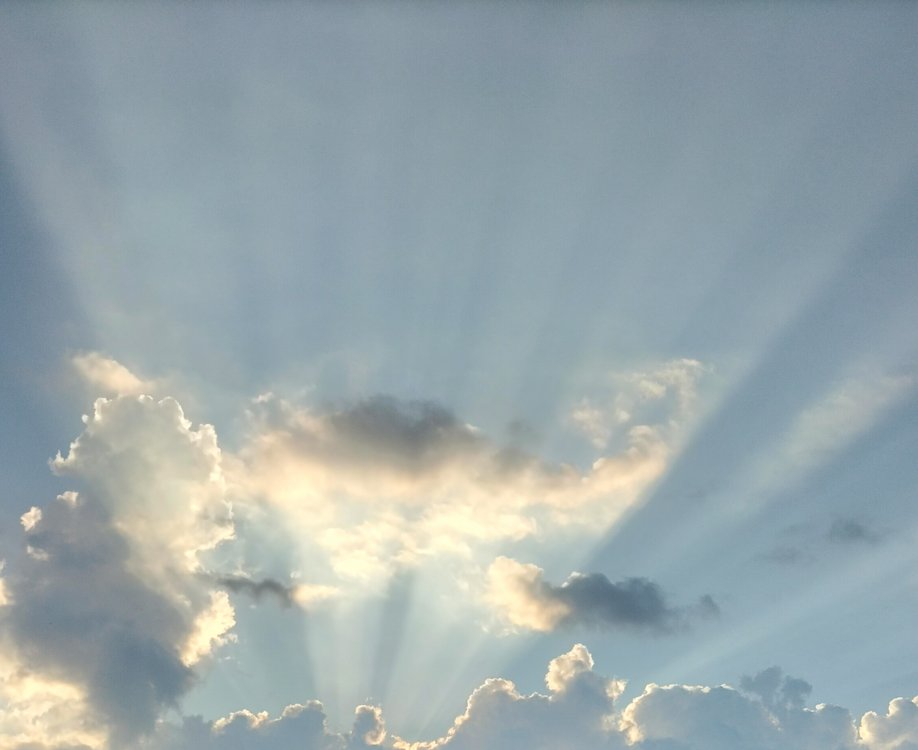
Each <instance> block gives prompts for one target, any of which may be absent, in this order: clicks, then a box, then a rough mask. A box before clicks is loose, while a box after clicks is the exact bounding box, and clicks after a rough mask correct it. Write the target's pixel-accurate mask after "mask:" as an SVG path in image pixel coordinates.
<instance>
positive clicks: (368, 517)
mask: <svg viewBox="0 0 918 750" xmlns="http://www.w3.org/2000/svg"><path fill="white" fill-rule="evenodd" d="M702 369H703V368H702V367H701V365H700V364H699V363H697V362H694V361H691V360H679V361H677V362H675V363H668V364H667V365H665V366H662V367H661V368H660V369H659V371H655V372H654V373H638V374H636V375H634V376H633V377H632V378H631V380H629V381H628V383H627V386H628V388H629V389H630V390H631V391H633V392H634V393H635V394H636V395H635V396H634V398H635V399H636V400H638V401H640V402H641V403H646V404H651V405H652V406H653V408H652V409H651V410H650V411H649V412H648V413H647V414H646V415H645V416H648V417H652V420H650V421H638V420H636V419H635V420H632V422H630V423H629V424H628V425H627V429H625V430H624V433H623V435H622V440H621V442H620V444H619V445H617V446H616V449H615V450H610V451H607V452H606V453H605V455H602V456H600V457H599V458H597V459H596V460H595V461H594V462H593V464H592V465H591V466H590V467H589V468H588V469H587V470H582V469H580V468H577V467H575V466H573V465H570V464H564V463H561V464H557V463H552V462H548V461H546V460H543V459H541V458H539V457H538V456H536V455H533V454H531V453H528V452H526V451H524V450H522V449H521V448H520V447H519V446H518V445H501V444H499V443H497V442H495V441H493V440H492V439H490V438H488V437H487V436H486V435H484V434H483V433H482V432H481V431H480V430H479V429H477V428H476V427H474V426H472V425H470V424H468V423H466V422H464V421H463V420H461V419H459V418H457V417H456V416H455V415H453V414H452V413H451V412H449V411H448V410H447V409H445V408H444V407H442V406H439V405H437V404H435V403H432V402H427V401H399V400H397V399H393V398H391V397H382V396H377V397H374V398H370V399H367V400H365V401H359V402H357V403H353V404H347V405H343V406H339V407H335V408H326V409H315V408H310V407H306V406H298V405H294V404H292V403H290V402H287V401H285V400H284V399H282V398H278V397H276V396H274V395H272V394H265V395H263V396H260V397H259V398H257V399H256V400H255V402H253V404H252V405H251V409H250V412H249V417H250V425H251V431H250V434H249V436H248V438H247V440H246V442H245V444H244V445H243V447H242V448H241V450H240V451H239V453H238V455H237V456H236V457H234V459H233V461H232V464H231V466H228V474H229V475H230V476H231V484H232V487H233V492H234V494H235V496H236V497H238V498H240V499H245V500H246V501H251V500H256V501H258V502H260V503H263V504H264V505H265V506H266V507H270V508H272V509H273V510H274V511H276V512H278V513H280V515H281V516H282V517H283V518H284V519H285V523H289V524H291V525H292V526H293V527H295V528H296V529H297V531H298V532H299V533H300V534H301V535H303V536H304V537H307V538H309V539H311V540H312V541H313V542H314V543H315V545H317V546H318V547H319V548H320V549H321V550H323V551H324V553H325V556H326V559H327V561H328V563H329V564H330V566H331V568H332V569H333V571H334V573H335V574H336V575H337V576H340V577H344V578H347V579H350V580H352V581H361V580H363V581H373V580H377V579H380V578H385V577H387V576H388V575H390V574H391V573H392V572H393V571H394V570H396V569H399V568H402V567H404V566H406V565H414V564H417V563H418V562H419V561H420V560H422V559H425V558H427V557H430V556H432V555H448V556H455V557H458V558H468V557H471V556H474V555H476V554H478V553H479V551H480V550H481V549H482V548H487V547H488V546H489V545H491V546H493V545H495V544H497V543H500V542H504V541H514V540H520V539H524V538H527V537H534V536H539V537H540V538H542V539H544V538H547V536H548V532H551V531H556V530H559V529H576V530H578V531H579V532H580V533H589V534H598V533H601V532H602V531H603V530H605V529H607V528H608V527H609V526H610V525H611V524H613V523H614V522H615V521H616V520H618V519H619V518H620V517H621V516H622V515H623V514H624V513H626V512H627V511H628V510H629V509H631V508H633V507H635V506H636V505H637V504H638V503H639V502H640V499H641V498H642V497H643V496H644V493H645V492H646V491H647V489H648V488H649V487H650V486H651V485H652V484H653V483H654V482H655V481H656V480H657V479H659V478H660V477H661V476H662V474H663V472H664V471H665V470H666V468H667V466H668V465H669V462H670V460H671V457H672V455H673V453H674V451H675V449H676V447H677V443H678V433H679V429H680V428H681V426H682V424H683V423H684V422H685V420H686V419H687V412H688V406H687V404H688V403H690V402H691V401H692V398H693V396H692V394H693V392H694V382H695V379H696V378H697V377H699V376H700V373H701V371H702ZM651 375H652V376H651ZM491 554H493V553H491Z"/></svg>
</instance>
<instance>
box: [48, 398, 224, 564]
mask: <svg viewBox="0 0 918 750" xmlns="http://www.w3.org/2000/svg"><path fill="white" fill-rule="evenodd" d="M83 421H84V423H85V425H86V426H85V429H84V430H83V433H82V434H81V435H80V436H79V437H78V438H77V439H76V440H74V441H73V442H72V443H71V444H70V449H69V451H68V454H67V456H66V457H64V456H62V455H61V454H60V453H58V455H57V457H56V458H55V459H54V460H53V461H52V462H51V466H52V468H53V470H54V471H55V472H56V473H57V474H60V475H61V476H66V477H74V478H75V479H77V480H79V481H81V482H83V483H84V484H85V485H86V486H88V487H90V488H91V492H92V498H93V502H94V503H95V504H98V505H99V506H100V507H101V508H102V509H104V510H105V512H106V513H107V514H108V515H109V516H110V518H111V522H112V525H113V526H114V527H115V528H116V529H117V530H118V531H119V532H120V533H122V534H123V535H124V536H125V537H126V538H127V539H128V540H129V542H130V555H131V558H132V563H136V565H137V566H138V567H141V568H143V569H144V571H145V572H146V573H150V572H152V571H159V572H160V573H164V574H168V569H171V568H175V567H178V568H184V569H185V570H189V571H190V570H195V569H197V568H198V567H199V561H198V555H199V553H201V552H203V551H206V550H210V549H213V548H214V547H216V546H217V544H219V543H220V542H221V541H224V540H226V539H230V538H232V536H233V523H232V513H231V510H230V506H229V504H228V502H227V500H226V482H225V479H224V476H223V469H222V456H221V452H220V448H219V447H218V445H217V435H216V432H215V431H214V428H213V427H212V426H211V425H207V424H204V425H200V426H199V427H198V428H197V429H195V428H193V427H192V425H191V423H190V422H189V421H188V420H187V419H186V418H185V415H184V413H183V411H182V407H181V406H180V405H179V403H178V402H177V401H175V400H174V399H171V398H164V399H162V400H160V401H155V400H154V399H153V398H152V397H150V396H138V397H126V396H124V397H119V398H116V399H105V398H100V399H97V400H96V402H95V404H94V407H93V412H92V414H91V415H88V416H84V417H83Z"/></svg>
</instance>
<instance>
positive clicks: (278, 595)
mask: <svg viewBox="0 0 918 750" xmlns="http://www.w3.org/2000/svg"><path fill="white" fill-rule="evenodd" d="M211 580H212V581H213V583H214V584H215V585H217V586H221V587H223V588H225V589H228V590H229V591H232V592H233V593H234V594H243V595H245V596H249V597H251V598H253V599H254V600H255V601H261V600H262V599H264V598H265V597H271V598H273V599H275V600H276V601H277V602H278V603H279V604H280V605H281V606H283V607H289V606H291V605H297V606H303V607H305V606H308V605H309V604H312V603H315V602H319V601H322V600H323V599H329V598H331V597H333V596H335V595H336V594H337V590H336V589H335V588H334V587H331V586H321V585H310V584H285V583H281V582H280V581H278V580H275V579H274V578H260V579H254V578H250V577H249V576H247V575H225V576H214V577H212V579H211Z"/></svg>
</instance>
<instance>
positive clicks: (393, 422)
mask: <svg viewBox="0 0 918 750" xmlns="http://www.w3.org/2000/svg"><path fill="white" fill-rule="evenodd" d="M258 406H259V413H260V415H261V416H262V418H266V419H267V421H268V424H269V425H270V426H272V427H279V428H281V429H283V430H284V431H285V432H286V433H287V435H288V436H289V437H290V438H291V440H292V444H294V445H296V446H297V448H298V449H299V450H301V451H302V452H304V453H305V454H307V455H310V454H311V455H315V456H316V457H318V458H321V459H322V460H324V461H328V462H331V463H340V464H345V465H350V464H358V465H370V466H380V467H386V468H389V469H396V470H400V471H402V472H405V473H408V474H422V473H424V472H426V471H430V470H433V469H436V468H438V467H439V466H441V465H442V464H443V463H445V462H447V461H449V460H450V459H451V458H453V457H454V456H456V455H457V454H465V453H477V452H478V451H479V450H480V449H481V448H482V447H484V444H485V441H484V440H483V438H481V437H480V436H479V435H478V434H477V432H476V431H475V430H474V429H473V428H472V427H470V426H469V425H467V424H464V423H463V422H460V421H459V420H458V419H457V418H456V417H455V415H453V413H452V412H450V411H449V410H448V409H446V408H444V407H442V406H440V405H439V404H437V403H435V402H433V401H401V400H399V399H396V398H393V397H391V396H382V395H377V396H373V397H372V398H368V399H365V400H363V401H359V402H357V403H354V404H350V405H348V406H346V407H343V408H338V409H330V410H327V411H325V412H322V413H317V414H313V415H312V416H313V417H314V419H311V420H307V421H304V420H297V419H296V418H295V415H294V414H293V412H292V410H291V407H290V406H289V405H288V404H286V403H285V402H283V401H280V400H278V399H274V398H273V397H272V398H268V399H263V400H262V401H261V402H260V403H259V405H258Z"/></svg>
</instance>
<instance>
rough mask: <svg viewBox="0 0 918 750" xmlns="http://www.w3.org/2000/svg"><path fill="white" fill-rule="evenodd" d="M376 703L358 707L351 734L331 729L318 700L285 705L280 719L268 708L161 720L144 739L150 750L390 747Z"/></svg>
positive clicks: (303, 749) (341, 749)
mask: <svg viewBox="0 0 918 750" xmlns="http://www.w3.org/2000/svg"><path fill="white" fill-rule="evenodd" d="M386 740H387V734H386V727H385V723H384V722H383V719H382V714H381V712H380V710H379V709H378V708H377V707H375V706H358V707H357V709H356V710H355V712H354V723H353V725H352V727H351V730H350V731H349V732H345V733H337V732H333V731H331V730H329V728H328V724H327V721H326V716H325V710H324V708H323V706H322V704H321V703H319V702H318V701H310V702H308V703H306V704H294V705H290V706H287V707H286V708H285V709H284V710H283V711H282V712H281V714H280V716H278V717H276V718H273V719H272V718H271V717H270V716H269V715H268V713H267V712H259V713H253V712H252V711H249V710H245V709H244V710H241V711H235V712H233V713H232V714H230V715H229V716H227V717H225V718H222V719H218V720H217V721H213V722H207V721H204V720H203V719H201V718H200V717H192V718H186V719H185V721H184V722H183V724H182V725H181V726H176V725H172V724H168V723H165V722H164V723H161V724H160V725H159V727H158V728H157V732H156V734H155V735H154V736H152V737H150V738H148V739H147V740H144V741H142V742H141V744H140V747H141V748H150V749H151V750H237V749H238V750H241V749H242V748H245V749H246V750H359V749H361V748H363V749H366V748H379V747H391V746H392V745H391V743H389V742H387V741H386Z"/></svg>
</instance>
